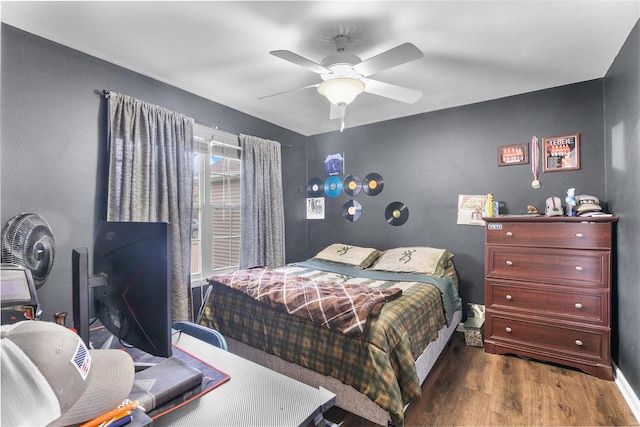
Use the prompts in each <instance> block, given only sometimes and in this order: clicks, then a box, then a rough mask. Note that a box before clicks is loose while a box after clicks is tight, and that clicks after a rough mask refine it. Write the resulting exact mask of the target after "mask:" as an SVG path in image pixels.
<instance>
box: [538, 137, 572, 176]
mask: <svg viewBox="0 0 640 427" xmlns="http://www.w3.org/2000/svg"><path fill="white" fill-rule="evenodd" d="M542 155H543V156H544V157H543V159H544V161H543V162H542V165H543V168H544V171H545V172H559V171H569V170H577V169H580V134H579V133H575V134H573V135H564V136H554V137H552V138H544V139H543V140H542Z"/></svg>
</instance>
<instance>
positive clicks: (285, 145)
mask: <svg viewBox="0 0 640 427" xmlns="http://www.w3.org/2000/svg"><path fill="white" fill-rule="evenodd" d="M102 94H103V95H104V97H105V98H107V99H108V98H109V96H111V91H110V90H107V89H104V90H103V91H102ZM194 122H195V123H196V124H199V125H201V126H207V127H210V128H211V129H214V130H219V131H222V132H226V133H228V134H231V135H238V134H237V133H235V132H231V131H228V130H226V129H222V128H220V127H218V126H215V125H210V124H209V123H203V122H199V121H197V120H195V119H194ZM278 143H279V144H280V145H282V146H283V147H287V148H291V147H292V146H291V145H287V144H283V143H282V142H278Z"/></svg>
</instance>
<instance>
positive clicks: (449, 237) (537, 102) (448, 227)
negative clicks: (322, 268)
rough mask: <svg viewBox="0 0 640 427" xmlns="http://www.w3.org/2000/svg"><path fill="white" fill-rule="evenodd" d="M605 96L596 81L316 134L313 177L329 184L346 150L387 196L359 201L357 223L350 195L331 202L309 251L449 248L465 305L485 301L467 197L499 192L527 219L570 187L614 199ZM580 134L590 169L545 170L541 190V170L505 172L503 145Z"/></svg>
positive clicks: (480, 242) (480, 245) (352, 167)
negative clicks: (391, 208) (399, 221)
mask: <svg viewBox="0 0 640 427" xmlns="http://www.w3.org/2000/svg"><path fill="white" fill-rule="evenodd" d="M425 96H429V94H425ZM602 96H603V94H602V80H593V81H588V82H584V83H579V84H574V85H570V86H564V87H559V88H554V89H549V90H543V91H539V92H534V93H528V94H525V95H519V96H513V97H509V98H503V99H498V100H495V101H490V102H483V103H479V104H473V105H467V106H464V107H460V108H453V109H449V110H442V111H437V112H434V113H428V114H421V115H417V116H413V117H408V118H403V119H397V120H392V121H387V122H381V123H376V124H373V125H368V126H362V127H358V128H354V129H348V130H345V132H343V133H340V132H332V133H327V134H322V135H316V136H314V137H312V138H311V139H310V140H311V142H310V144H309V173H310V176H309V177H310V178H313V177H320V178H324V170H323V160H324V156H325V155H327V154H330V153H334V152H344V153H345V163H346V171H345V174H346V175H350V174H355V175H359V176H361V177H364V176H365V175H366V174H368V173H370V172H377V173H379V174H380V175H382V177H383V178H384V189H383V191H382V192H381V193H380V194H379V195H377V196H375V197H371V196H368V195H366V194H364V193H362V192H361V193H360V194H358V195H357V196H356V197H355V200H357V201H359V202H360V203H361V204H362V207H363V213H362V217H361V219H360V220H358V221H356V222H348V221H346V220H345V219H344V218H343V217H342V205H343V204H344V203H345V202H346V201H348V200H349V197H348V196H347V195H345V194H344V193H343V194H342V195H340V196H339V197H335V198H326V204H327V209H326V210H327V212H326V219H325V220H314V221H309V225H308V227H309V252H308V253H309V254H314V253H316V252H317V251H318V250H320V249H321V248H323V247H324V246H326V245H327V244H329V243H332V242H336V241H340V242H344V243H350V244H359V245H370V246H373V247H376V248H379V249H387V248H390V247H394V246H400V245H402V246H406V245H427V246H433V247H440V248H447V249H449V250H450V251H451V252H453V253H454V255H455V258H454V261H455V264H456V268H457V270H458V273H459V275H460V280H461V283H462V286H461V290H460V294H461V296H462V298H463V299H464V300H465V301H466V302H478V303H482V302H483V300H484V279H483V277H484V236H485V232H484V228H483V227H479V226H469V225H457V224H456V214H457V201H458V195H460V194H487V193H493V194H494V195H495V197H496V199H497V200H499V201H501V202H504V203H505V205H506V208H508V212H509V213H523V212H526V210H527V205H534V206H536V207H538V208H539V209H540V210H544V205H545V200H546V198H547V197H549V196H554V195H555V196H559V197H560V198H561V199H562V200H563V201H564V197H565V194H566V191H567V188H569V187H575V188H576V192H577V194H590V195H594V196H596V197H598V198H600V199H601V200H603V201H606V197H605V186H604V180H603V171H604V158H603V152H604V135H603V128H602V114H603V109H602ZM354 108H355V107H354ZM347 120H348V112H347ZM577 132H579V133H580V137H581V148H582V150H581V153H582V154H581V157H582V168H581V169H580V170H577V171H565V172H552V173H540V181H541V182H542V187H541V188H540V189H538V190H534V189H533V188H532V187H531V181H532V180H533V176H532V172H531V164H527V165H516V166H503V167H498V165H497V150H498V147H499V146H502V145H508V144H516V143H527V142H529V143H530V141H531V137H532V135H536V136H538V138H539V139H540V140H541V139H542V138H543V137H551V136H557V135H566V134H573V133H577ZM395 201H400V202H402V203H404V204H405V205H407V207H408V208H409V220H408V221H407V222H406V223H405V224H404V225H402V226H392V225H390V224H388V223H387V222H386V219H385V208H386V206H387V205H388V204H389V203H391V202H395Z"/></svg>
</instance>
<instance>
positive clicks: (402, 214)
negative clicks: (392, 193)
mask: <svg viewBox="0 0 640 427" xmlns="http://www.w3.org/2000/svg"><path fill="white" fill-rule="evenodd" d="M384 216H385V218H386V219H387V222H388V223H389V224H391V225H402V224H404V223H405V222H407V220H408V219H409V208H408V207H407V205H405V204H404V203H402V202H393V203H389V206H387V209H385V211H384Z"/></svg>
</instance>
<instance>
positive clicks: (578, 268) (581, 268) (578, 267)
mask: <svg viewBox="0 0 640 427" xmlns="http://www.w3.org/2000/svg"><path fill="white" fill-rule="evenodd" d="M582 270H584V268H583V267H582V266H581V265H576V271H582Z"/></svg>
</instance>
